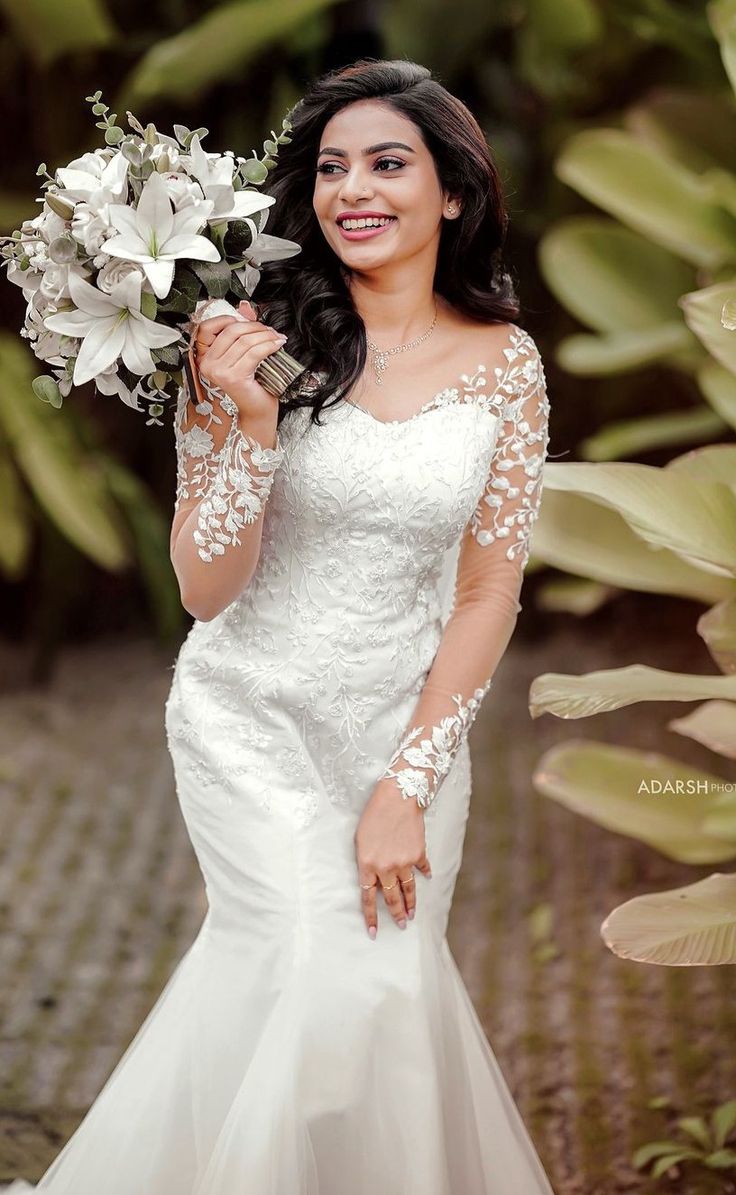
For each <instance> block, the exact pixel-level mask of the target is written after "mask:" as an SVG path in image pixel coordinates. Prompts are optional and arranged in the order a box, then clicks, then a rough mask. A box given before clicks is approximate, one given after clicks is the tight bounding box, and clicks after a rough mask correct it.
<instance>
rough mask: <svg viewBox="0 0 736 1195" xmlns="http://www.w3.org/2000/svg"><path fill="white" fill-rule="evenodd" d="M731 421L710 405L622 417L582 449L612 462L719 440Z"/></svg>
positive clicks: (587, 456)
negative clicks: (642, 454) (724, 418)
mask: <svg viewBox="0 0 736 1195" xmlns="http://www.w3.org/2000/svg"><path fill="white" fill-rule="evenodd" d="M727 430H728V424H727V423H725V422H724V420H723V419H722V418H721V417H720V415H717V414H716V413H715V411H711V410H709V409H708V407H703V406H699V407H695V408H693V409H692V410H687V411H671V412H670V413H669V414H662V415H650V416H647V417H646V418H645V419H622V420H619V421H618V422H616V423H609V424H607V425H606V427H603V428H601V430H600V431H598V432H595V433H594V434H593V435H592V436H588V437H587V438H586V439H585V440H582V441H581V443H580V445H579V452H580V455H581V456H582V457H584V459H585V460H587V461H613V460H621V459H622V458H628V457H632V456H638V455H639V454H640V453H642V452H651V451H652V450H653V449H659V448H673V447H675V448H679V447H680V446H681V445H688V444H695V443H697V442H698V441H711V440H714V439H717V438H718V437H719V436H721V435H722V434H723V433H724V432H725V431H727Z"/></svg>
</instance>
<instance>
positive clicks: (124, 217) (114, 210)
mask: <svg viewBox="0 0 736 1195" xmlns="http://www.w3.org/2000/svg"><path fill="white" fill-rule="evenodd" d="M107 216H108V219H109V221H110V223H111V224H112V226H113V228H117V230H118V232H121V233H122V234H123V236H130V237H133V239H134V240H136V241H139V240H140V239H141V236H140V233H139V232H138V224H137V223H136V218H135V212H134V210H133V208H132V207H128V206H127V204H125V203H111V204H109V206H108V209H107ZM142 243H143V242H141V244H142ZM108 244H109V242H107V243H106V244H105V251H107V245H108Z"/></svg>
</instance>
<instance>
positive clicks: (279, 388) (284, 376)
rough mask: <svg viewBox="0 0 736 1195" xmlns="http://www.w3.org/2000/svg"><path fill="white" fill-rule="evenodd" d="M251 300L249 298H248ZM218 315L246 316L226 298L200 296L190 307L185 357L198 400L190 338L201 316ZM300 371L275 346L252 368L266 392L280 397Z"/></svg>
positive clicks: (200, 394)
mask: <svg viewBox="0 0 736 1195" xmlns="http://www.w3.org/2000/svg"><path fill="white" fill-rule="evenodd" d="M249 301H250V302H251V303H252V302H253V301H252V300H249ZM218 315H231V316H234V317H235V319H237V320H242V321H244V322H247V319H246V317H245V316H244V315H243V314H242V313H241V312H240V311H238V310H237V308H235V307H233V305H232V303H228V301H227V300H226V299H202V300H200V302H199V303H197V306H196V307H195V309H194V312H193V313H192V316H191V319H190V321H189V328H190V334H189V348H188V352H187V358H188V367H189V368H188V370H187V374H188V378H189V384H190V387H193V390H192V393H195V394H196V395H197V400H198V401H199V402H201V401H202V397H203V394H202V388H201V383H200V381H199V375H198V372H197V368H196V359H195V356H194V341H195V338H196V334H197V328H198V326H199V325H200V324H201V323H202V321H203V320H205V319H212V318H213V317H215V316H218ZM302 373H304V366H303V365H300V364H299V362H298V361H296V360H295V359H294V358H293V357H292V356H290V355H289V353H286V352H284V350H283V349H275V350H274V352H273V353H271V354H270V355H269V356H268V357H266V359H265V361H261V363H260V365H259V366H258V368H257V369H256V375H255V376H256V379H257V381H258V382H260V384H261V386H263V388H264V389H265V390H268V392H269V394H274V395H276V397H277V398H281V396H282V395H283V393H284V391H285V390H286V388H287V386H289V385H290V384H291V383H292V382H293V381H294V380H295V379H296V378H298V377H299V375H300V374H302Z"/></svg>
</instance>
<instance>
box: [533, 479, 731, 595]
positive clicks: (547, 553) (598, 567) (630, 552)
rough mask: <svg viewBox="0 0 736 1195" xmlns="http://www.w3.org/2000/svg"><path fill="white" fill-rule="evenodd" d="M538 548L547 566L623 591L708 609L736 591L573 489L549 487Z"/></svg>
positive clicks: (538, 526) (538, 527)
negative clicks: (682, 600) (700, 604)
mask: <svg viewBox="0 0 736 1195" xmlns="http://www.w3.org/2000/svg"><path fill="white" fill-rule="evenodd" d="M547 468H548V469H550V468H551V466H547ZM533 547H534V556H535V557H537V558H539V559H541V560H543V561H544V562H545V564H551V565H554V566H555V567H557V568H560V569H564V570H565V571H566V572H569V573H574V574H577V575H579V576H585V577H590V578H592V579H593V580H595V581H600V582H602V583H603V584H606V585H613V586H616V587H617V588H622V589H634V590H644V591H645V592H648V593H666V594H676V595H677V596H678V597H684V598H693V599H694V600H695V601H701V602H706V603H708V605H711V604H712V603H713V602H718V601H720V600H722V599H724V598H727V597H729V596H730V595H731V594H732V593H733V592H734V588H736V586H735V584H734V581H733V580H732V579H731V578H724V577H720V576H715V575H714V574H713V573H709V572H704V571H703V570H702V569H700V568H696V567H695V566H694V565H692V564H690V563H688V562H687V561H685V560H683V559H681V557H680V556H678V555H676V554H675V553H674V552H670V551H668V550H667V549H666V548H657V549H655V548H651V547H650V546H649V544H647V543H646V542H645V541H644V540H643V539H642V538H641V537H640V536H638V535H635V534H634V532H633V531H632V530H631V528H630V527H629V525H628V523H627V522H626V521H625V519H623V518H622V517H621V516H620V515H619V514H617V513H616V511H615V510H612V509H610V508H609V507H607V506H601V505H600V503H598V502H592V501H590V499H588V498H584V497H582V496H581V495H580V494H576V493H574V492H572V491H570V492H565V491H563V490H554V489H552V488H551V487H550V488H546V487H545V490H544V496H543V499H542V504H541V507H540V510H539V517H538V519H537V522H536V523H535V526H534V544H533Z"/></svg>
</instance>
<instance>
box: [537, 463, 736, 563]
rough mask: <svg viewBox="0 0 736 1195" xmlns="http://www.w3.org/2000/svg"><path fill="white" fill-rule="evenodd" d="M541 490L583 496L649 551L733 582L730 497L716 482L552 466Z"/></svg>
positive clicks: (734, 519) (735, 518)
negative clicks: (619, 519) (613, 515)
mask: <svg viewBox="0 0 736 1195" xmlns="http://www.w3.org/2000/svg"><path fill="white" fill-rule="evenodd" d="M544 485H545V490H564V491H566V492H572V493H578V494H584V495H585V496H586V497H588V498H592V499H594V500H596V501H597V502H600V503H602V504H603V505H604V506H610V507H611V508H612V509H613V510H616V511H618V512H619V514H621V515H622V516H623V518H624V519H626V521H627V523H629V525H630V526H631V528H632V529H633V530H634V531H635V532H636V533H637V534H638V535H640V536H641V537H642V538H643V539H645V540H646V541H647V543H650V544H652V545H654V546H655V547H663V548H669V549H670V551H672V552H676V553H677V554H678V555H679V556H682V557H683V559H685V560H688V561H689V562H690V563H692V564H695V565H696V566H698V567H699V568H703V569H705V570H706V571H708V570H710V571H711V572H714V573H716V574H719V575H723V576H731V577H734V576H736V494H735V493H734V491H733V490H732V489H730V488H729V487H728V486H726V485H724V484H723V483H721V482H707V481H700V480H694V479H691V478H688V484H687V485H686V486H685V485H683V483H682V479H681V478H680V477H678V476H677V475H676V472H675V471H674V470H668V469H657V468H655V467H654V466H652V465H638V464H631V463H629V462H617V463H615V464H601V465H588V464H584V463H578V462H573V463H571V464H567V465H564V464H560V463H553V464H548V465H547V467H546V469H545V482H544Z"/></svg>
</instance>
